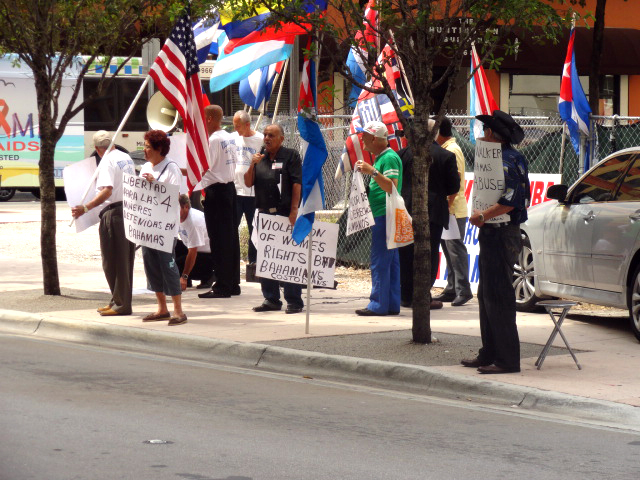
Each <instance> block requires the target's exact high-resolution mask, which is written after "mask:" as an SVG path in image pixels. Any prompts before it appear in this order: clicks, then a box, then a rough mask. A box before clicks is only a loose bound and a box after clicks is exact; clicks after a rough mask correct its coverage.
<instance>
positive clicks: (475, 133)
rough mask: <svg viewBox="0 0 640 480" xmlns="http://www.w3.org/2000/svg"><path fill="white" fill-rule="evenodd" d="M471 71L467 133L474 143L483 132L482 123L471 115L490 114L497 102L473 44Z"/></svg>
mask: <svg viewBox="0 0 640 480" xmlns="http://www.w3.org/2000/svg"><path fill="white" fill-rule="evenodd" d="M474 70H475V72H474ZM471 71H472V72H474V74H473V77H472V78H471V81H470V82H469V99H470V106H469V115H470V116H471V117H472V119H471V128H470V132H469V133H470V138H471V142H472V143H474V144H475V143H476V138H482V137H483V136H484V134H483V133H482V126H483V123H482V122H481V121H480V120H476V119H475V118H473V117H475V116H476V115H491V114H492V113H493V111H494V110H498V104H497V103H496V101H495V100H494V99H493V94H492V93H491V86H490V85H489V80H487V75H486V74H485V73H484V68H482V65H481V64H480V58H479V57H478V52H477V51H476V46H475V45H474V44H471Z"/></svg>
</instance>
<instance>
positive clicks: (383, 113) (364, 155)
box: [335, 45, 413, 179]
mask: <svg viewBox="0 0 640 480" xmlns="http://www.w3.org/2000/svg"><path fill="white" fill-rule="evenodd" d="M378 63H379V64H380V65H384V68H385V74H384V75H385V77H386V79H387V81H388V82H389V86H390V87H391V91H392V92H393V95H394V96H395V98H396V100H397V102H398V104H399V105H400V109H401V110H402V113H403V115H404V116H405V117H406V118H409V117H411V116H412V115H413V102H412V101H411V99H410V98H409V95H407V93H406V91H407V89H406V88H405V87H404V85H403V78H402V75H401V73H400V68H399V65H398V59H397V58H396V55H395V52H394V51H393V48H391V45H387V46H386V47H384V49H383V50H382V52H381V53H380V55H379V57H378ZM367 86H371V87H372V88H381V86H382V84H381V83H380V80H378V79H372V80H369V82H367ZM372 120H377V121H379V122H382V123H384V124H385V125H386V126H387V131H388V137H387V139H388V140H389V146H390V147H391V148H392V149H393V150H394V151H396V152H397V151H398V150H400V149H401V148H404V147H406V146H407V140H406V138H405V137H400V136H398V135H396V132H397V131H398V130H402V123H401V122H400V119H399V118H398V115H397V113H396V111H395V109H394V108H393V104H392V103H391V100H390V99H389V97H387V96H386V95H385V94H384V93H380V94H374V93H371V92H369V91H367V90H362V92H361V93H360V96H359V97H358V103H357V104H356V108H355V109H354V111H353V115H352V117H351V125H350V127H349V136H348V137H347V140H346V141H345V146H344V149H343V150H342V161H341V162H339V164H338V168H337V169H336V174H335V178H336V179H338V178H340V177H341V176H342V174H343V173H344V172H349V171H351V170H353V165H355V163H356V162H357V161H358V160H364V161H365V162H367V163H369V164H371V165H373V161H374V158H373V155H371V153H369V152H367V151H365V149H364V144H363V143H362V135H358V129H362V128H363V127H364V126H365V125H366V124H367V122H370V121H372Z"/></svg>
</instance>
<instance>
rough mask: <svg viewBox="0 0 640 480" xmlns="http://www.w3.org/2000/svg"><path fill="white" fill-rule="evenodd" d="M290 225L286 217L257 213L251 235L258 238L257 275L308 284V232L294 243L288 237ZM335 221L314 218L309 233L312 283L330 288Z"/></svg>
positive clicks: (335, 231)
mask: <svg viewBox="0 0 640 480" xmlns="http://www.w3.org/2000/svg"><path fill="white" fill-rule="evenodd" d="M292 231H293V226H292V225H291V222H289V218H288V217H283V216H277V215H267V214H264V213H261V214H259V215H257V220H256V225H255V227H254V235H255V237H256V238H257V243H256V248H257V250H258V258H257V261H256V275H257V276H258V277H263V278H270V279H272V280H278V281H281V282H289V283H301V284H305V285H306V284H307V281H308V275H309V273H308V272H307V268H308V266H309V262H308V257H309V236H307V237H306V238H305V239H304V240H303V241H302V243H300V244H299V245H296V244H295V243H294V241H293V238H291V232H292ZM337 246H338V224H337V223H325V222H314V223H313V234H312V236H311V249H312V257H311V283H312V285H315V286H317V287H331V288H333V278H334V276H335V271H336V249H337Z"/></svg>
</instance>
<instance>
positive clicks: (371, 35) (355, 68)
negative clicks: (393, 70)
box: [346, 0, 380, 107]
mask: <svg viewBox="0 0 640 480" xmlns="http://www.w3.org/2000/svg"><path fill="white" fill-rule="evenodd" d="M376 1H377V0H369V3H368V4H367V7H366V8H365V10H364V22H363V26H362V30H358V31H357V32H356V35H355V42H356V45H353V46H352V47H351V49H350V50H349V55H348V56H347V62H346V64H347V68H348V69H349V71H350V72H351V75H353V78H355V79H356V80H358V81H359V82H360V83H365V82H366V81H367V75H366V71H365V68H364V62H366V61H367V58H368V53H367V50H366V48H365V46H366V45H367V44H370V45H375V47H376V51H377V50H378V49H379V48H380V35H378V31H377V30H378V11H377V10H376V9H375V8H374V7H375V5H376ZM361 91H362V89H361V88H360V87H356V86H355V85H352V86H351V93H350V94H349V106H350V107H354V106H355V105H356V102H357V101H358V97H359V96H360V92H361Z"/></svg>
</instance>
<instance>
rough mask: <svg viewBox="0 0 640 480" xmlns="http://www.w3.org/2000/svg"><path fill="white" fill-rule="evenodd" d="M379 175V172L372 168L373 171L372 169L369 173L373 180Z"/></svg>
mask: <svg viewBox="0 0 640 480" xmlns="http://www.w3.org/2000/svg"><path fill="white" fill-rule="evenodd" d="M379 173H380V172H379V171H378V170H376V169H375V168H374V169H373V172H371V176H372V177H373V178H375V177H377V176H378V174H379Z"/></svg>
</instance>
